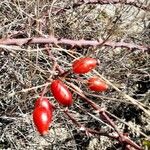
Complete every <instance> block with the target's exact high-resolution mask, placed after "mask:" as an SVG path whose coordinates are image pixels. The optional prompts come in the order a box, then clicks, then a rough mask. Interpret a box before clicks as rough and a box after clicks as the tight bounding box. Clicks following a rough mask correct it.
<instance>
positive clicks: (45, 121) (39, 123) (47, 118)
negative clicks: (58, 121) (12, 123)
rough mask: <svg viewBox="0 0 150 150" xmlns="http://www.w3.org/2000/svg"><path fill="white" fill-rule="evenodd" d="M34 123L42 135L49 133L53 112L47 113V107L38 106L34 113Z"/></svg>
mask: <svg viewBox="0 0 150 150" xmlns="http://www.w3.org/2000/svg"><path fill="white" fill-rule="evenodd" d="M33 122H34V124H35V126H36V128H37V130H38V131H39V133H40V134H41V135H45V134H46V133H47V132H48V129H49V126H50V123H51V122H52V112H51V111H47V109H46V108H45V107H41V106H38V107H36V108H35V109H34V111H33Z"/></svg>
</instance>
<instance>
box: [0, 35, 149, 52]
mask: <svg viewBox="0 0 150 150" xmlns="http://www.w3.org/2000/svg"><path fill="white" fill-rule="evenodd" d="M103 41H104V40H102V39H99V40H84V39H80V40H72V39H65V38H61V39H58V38H56V37H54V36H50V37H49V38H43V37H35V38H20V39H0V44H3V45H19V46H22V45H24V44H56V45H59V44H65V45H70V46H72V47H81V46H93V47H97V46H101V44H102V43H103ZM103 46H109V47H112V48H117V47H121V48H127V49H130V50H134V49H138V50H142V51H149V50H150V47H149V46H142V45H136V44H134V43H125V42H113V41H106V42H105V43H103Z"/></svg>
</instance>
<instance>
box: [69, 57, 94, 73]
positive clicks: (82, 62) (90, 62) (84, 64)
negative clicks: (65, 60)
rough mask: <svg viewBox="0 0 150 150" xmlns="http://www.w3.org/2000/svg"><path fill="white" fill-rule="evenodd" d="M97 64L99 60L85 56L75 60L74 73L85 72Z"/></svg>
mask: <svg viewBox="0 0 150 150" xmlns="http://www.w3.org/2000/svg"><path fill="white" fill-rule="evenodd" d="M96 65H97V60H96V59H95V58H90V57H84V58H80V59H78V60H76V61H75V62H73V65H72V68H73V72H74V73H77V74H84V73H87V72H89V71H91V70H92V69H94V68H95V67H96Z"/></svg>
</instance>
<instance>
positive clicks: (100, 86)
mask: <svg viewBox="0 0 150 150" xmlns="http://www.w3.org/2000/svg"><path fill="white" fill-rule="evenodd" d="M88 87H89V89H90V90H92V91H97V92H103V91H106V90H107V89H108V85H107V84H106V83H105V82H104V81H103V80H101V79H100V78H99V77H92V78H90V79H89V80H88Z"/></svg>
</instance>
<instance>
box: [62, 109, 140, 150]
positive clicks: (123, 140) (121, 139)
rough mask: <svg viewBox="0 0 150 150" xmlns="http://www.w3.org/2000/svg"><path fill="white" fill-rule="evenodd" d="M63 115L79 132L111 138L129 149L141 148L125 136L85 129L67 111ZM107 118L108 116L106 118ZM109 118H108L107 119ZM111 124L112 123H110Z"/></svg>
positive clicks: (138, 149)
mask: <svg viewBox="0 0 150 150" xmlns="http://www.w3.org/2000/svg"><path fill="white" fill-rule="evenodd" d="M64 113H65V114H66V115H67V116H68V117H69V119H70V120H72V122H73V123H74V124H75V125H76V126H78V127H79V128H80V130H83V131H85V132H86V133H87V134H88V133H91V134H98V135H101V136H107V137H109V138H113V139H116V140H118V141H119V142H120V143H122V144H125V145H126V147H127V146H128V145H130V146H131V147H134V148H135V149H137V150H142V148H141V147H140V146H138V145H137V144H136V143H134V142H133V141H132V140H130V139H129V138H128V137H127V136H125V135H123V134H121V133H120V134H118V135H112V134H110V133H106V132H103V131H97V130H93V129H91V128H86V127H85V126H84V125H81V124H80V123H79V122H78V121H77V120H76V119H75V118H74V117H73V116H72V115H71V114H70V113H69V112H68V110H65V111H64ZM107 117H108V116H107ZM108 118H109V117H108ZM111 122H112V121H111Z"/></svg>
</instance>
